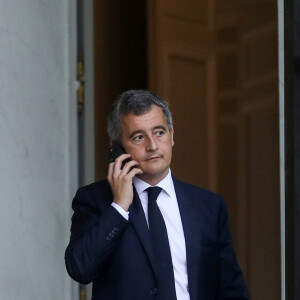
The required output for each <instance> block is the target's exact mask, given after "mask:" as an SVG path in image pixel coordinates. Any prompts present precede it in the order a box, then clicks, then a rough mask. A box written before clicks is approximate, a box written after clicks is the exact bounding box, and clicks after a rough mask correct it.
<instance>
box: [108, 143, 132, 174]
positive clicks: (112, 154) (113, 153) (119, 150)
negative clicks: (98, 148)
mask: <svg viewBox="0 0 300 300" xmlns="http://www.w3.org/2000/svg"><path fill="white" fill-rule="evenodd" d="M124 153H126V151H125V149H124V148H123V147H122V145H121V144H120V143H119V142H117V141H112V144H111V146H110V149H109V161H110V162H114V161H115V160H116V159H117V157H119V156H120V155H122V154H124ZM129 161H130V159H129V158H127V159H125V160H124V161H123V162H122V166H121V169H123V167H124V165H125V164H126V163H127V162H129Z"/></svg>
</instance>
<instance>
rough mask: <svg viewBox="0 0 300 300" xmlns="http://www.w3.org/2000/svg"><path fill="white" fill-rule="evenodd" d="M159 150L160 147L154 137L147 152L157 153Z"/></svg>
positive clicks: (149, 142) (150, 139)
mask: <svg viewBox="0 0 300 300" xmlns="http://www.w3.org/2000/svg"><path fill="white" fill-rule="evenodd" d="M157 149H158V145H157V143H156V142H155V140H154V138H153V137H151V138H149V140H148V145H147V148H146V150H147V151H156V150H157Z"/></svg>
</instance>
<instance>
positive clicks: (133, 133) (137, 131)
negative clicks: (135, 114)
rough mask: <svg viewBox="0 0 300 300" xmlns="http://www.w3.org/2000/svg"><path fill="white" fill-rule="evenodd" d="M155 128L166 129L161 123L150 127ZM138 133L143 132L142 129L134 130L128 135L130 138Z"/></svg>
mask: <svg viewBox="0 0 300 300" xmlns="http://www.w3.org/2000/svg"><path fill="white" fill-rule="evenodd" d="M157 129H162V130H164V131H166V127H165V126H163V125H158V126H155V127H153V128H152V130H157ZM138 133H144V130H141V129H138V130H135V131H133V132H132V133H131V134H130V135H129V137H130V138H132V137H133V136H135V135H136V134H138Z"/></svg>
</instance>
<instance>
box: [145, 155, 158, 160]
mask: <svg viewBox="0 0 300 300" xmlns="http://www.w3.org/2000/svg"><path fill="white" fill-rule="evenodd" d="M158 158H161V156H158V155H157V156H151V157H149V158H147V159H146V160H154V159H158Z"/></svg>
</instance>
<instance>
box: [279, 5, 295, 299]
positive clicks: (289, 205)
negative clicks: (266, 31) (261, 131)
mask: <svg viewBox="0 0 300 300" xmlns="http://www.w3.org/2000/svg"><path fill="white" fill-rule="evenodd" d="M280 2H281V1H280V0H279V1H278V5H280V7H281V10H283V12H284V15H283V18H284V22H282V24H281V30H283V34H281V37H282V45H283V46H282V47H280V49H279V51H281V61H282V60H283V62H284V65H283V68H282V72H281V74H282V76H281V78H280V86H281V89H282V92H281V94H282V97H283V98H284V99H283V103H284V104H283V105H282V110H281V112H280V113H281V114H282V118H284V122H282V123H283V125H282V127H283V128H282V132H283V134H284V137H283V138H282V140H283V141H282V143H283V151H284V153H283V155H282V156H281V159H282V160H284V167H283V168H282V170H281V171H282V173H283V176H282V177H283V178H282V198H283V199H282V201H283V203H282V206H283V210H284V212H283V216H282V218H284V220H285V222H284V224H283V227H282V232H283V235H285V239H284V240H283V241H282V243H283V244H284V245H282V247H283V248H285V252H284V253H283V254H284V257H283V261H284V263H285V268H284V272H283V273H282V277H283V281H285V297H286V298H283V299H288V300H292V299H299V298H300V286H299V284H298V283H299V280H300V185H299V182H300V118H299V116H300V85H299V82H300V35H299V33H300V20H299V15H300V0H286V1H284V4H282V3H280Z"/></svg>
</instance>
